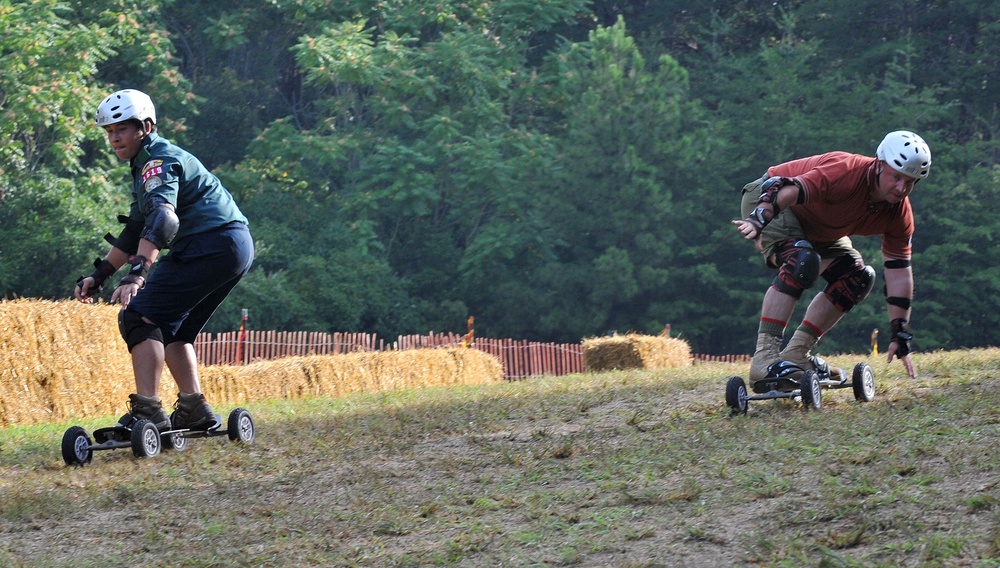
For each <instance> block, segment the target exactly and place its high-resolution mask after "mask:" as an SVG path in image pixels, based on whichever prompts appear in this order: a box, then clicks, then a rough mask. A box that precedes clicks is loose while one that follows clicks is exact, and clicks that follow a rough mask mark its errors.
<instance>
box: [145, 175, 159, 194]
mask: <svg viewBox="0 0 1000 568" xmlns="http://www.w3.org/2000/svg"><path fill="white" fill-rule="evenodd" d="M161 185H163V180H162V179H160V178H158V177H151V178H149V179H148V180H146V184H145V185H144V186H143V187H144V188H145V190H146V193H149V192H150V191H153V190H154V189H156V188H158V187H160V186H161Z"/></svg>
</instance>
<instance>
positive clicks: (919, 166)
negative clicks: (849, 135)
mask: <svg viewBox="0 0 1000 568" xmlns="http://www.w3.org/2000/svg"><path fill="white" fill-rule="evenodd" d="M875 156H876V157H878V159H880V160H882V161H883V162H885V163H887V164H889V166H890V167H891V168H892V169H894V170H896V171H897V172H899V173H901V174H905V175H908V176H911V177H915V178H919V179H924V178H925V177H927V174H929V173H930V171H931V149H930V147H929V146H927V143H926V142H924V139H923V138H921V137H919V136H917V135H916V134H914V133H912V132H910V131H908V130H896V131H893V132H890V133H888V134H886V135H885V138H884V139H882V143H881V144H879V145H878V149H877V150H875Z"/></svg>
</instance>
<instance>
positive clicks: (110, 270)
mask: <svg viewBox="0 0 1000 568" xmlns="http://www.w3.org/2000/svg"><path fill="white" fill-rule="evenodd" d="M94 268H95V270H94V272H92V273H91V274H90V278H93V279H94V285H93V286H91V287H90V288H89V289H88V290H87V294H86V296H87V297H88V298H89V297H91V296H96V295H97V294H100V293H101V289H103V288H104V282H105V281H107V279H108V278H109V277H111V275H112V274H114V273H115V272H118V271H117V270H115V267H114V266H111V263H110V262H108V261H107V260H106V259H100V258H95V259H94ZM84 278H87V277H86V276H81V277H79V278H77V279H76V285H77V286H80V287H81V288H82V287H83V279H84Z"/></svg>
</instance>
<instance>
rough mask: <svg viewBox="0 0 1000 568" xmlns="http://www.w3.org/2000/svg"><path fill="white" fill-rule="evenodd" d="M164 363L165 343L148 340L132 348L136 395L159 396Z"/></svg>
mask: <svg viewBox="0 0 1000 568" xmlns="http://www.w3.org/2000/svg"><path fill="white" fill-rule="evenodd" d="M163 361H164V359H163V343H162V342H160V341H158V340H156V339H146V340H144V341H143V342H142V343H140V344H138V345H136V346H135V347H133V348H132V373H133V374H134V375H135V392H136V393H138V394H141V395H142V396H150V397H152V396H158V395H159V392H160V377H161V376H163Z"/></svg>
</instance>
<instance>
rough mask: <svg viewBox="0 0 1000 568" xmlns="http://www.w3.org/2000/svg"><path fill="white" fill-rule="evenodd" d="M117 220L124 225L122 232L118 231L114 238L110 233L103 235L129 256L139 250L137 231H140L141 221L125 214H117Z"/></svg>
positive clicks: (112, 244)
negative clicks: (116, 236)
mask: <svg viewBox="0 0 1000 568" xmlns="http://www.w3.org/2000/svg"><path fill="white" fill-rule="evenodd" d="M118 222H119V223H122V224H123V225H125V227H124V228H123V229H122V232H121V233H118V238H114V237H112V236H111V233H108V234H106V235H104V240H105V241H107V242H108V243H109V244H110V245H111V246H113V247H118V248H119V249H121V250H123V251H125V253H126V254H128V255H129V256H131V255H133V254H135V253H136V252H138V250H139V233H140V232H141V231H142V223H141V222H139V221H136V220H135V219H132V218H131V217H128V216H127V215H119V216H118Z"/></svg>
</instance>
